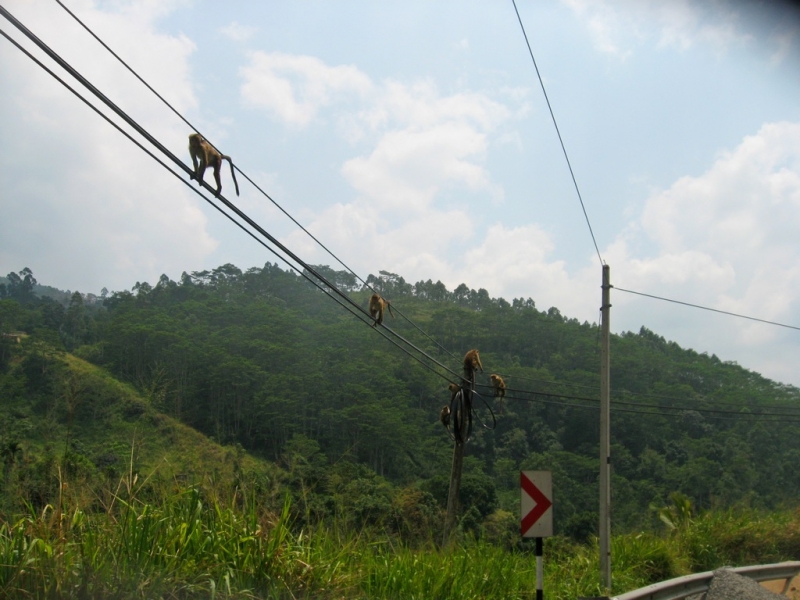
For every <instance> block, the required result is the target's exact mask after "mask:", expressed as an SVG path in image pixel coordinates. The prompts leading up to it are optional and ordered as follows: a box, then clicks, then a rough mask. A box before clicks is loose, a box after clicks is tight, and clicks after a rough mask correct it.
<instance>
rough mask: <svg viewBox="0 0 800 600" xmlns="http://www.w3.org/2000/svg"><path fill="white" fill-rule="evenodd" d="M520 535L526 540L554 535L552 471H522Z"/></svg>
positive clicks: (520, 481) (520, 482)
mask: <svg viewBox="0 0 800 600" xmlns="http://www.w3.org/2000/svg"><path fill="white" fill-rule="evenodd" d="M519 484H520V533H521V534H522V537H524V538H540V537H549V536H551V535H553V476H552V473H551V472H550V471H520V473H519Z"/></svg>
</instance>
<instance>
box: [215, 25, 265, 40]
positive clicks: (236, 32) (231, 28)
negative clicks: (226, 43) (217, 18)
mask: <svg viewBox="0 0 800 600" xmlns="http://www.w3.org/2000/svg"><path fill="white" fill-rule="evenodd" d="M257 31H258V28H257V27H253V26H252V25H242V24H241V23H237V22H236V21H232V22H231V23H229V24H228V25H226V26H225V27H223V28H222V29H220V32H221V33H222V35H224V36H225V37H226V38H228V39H231V40H233V41H234V42H246V41H247V40H249V39H250V38H251V37H253V36H254V35H255V34H256V32H257Z"/></svg>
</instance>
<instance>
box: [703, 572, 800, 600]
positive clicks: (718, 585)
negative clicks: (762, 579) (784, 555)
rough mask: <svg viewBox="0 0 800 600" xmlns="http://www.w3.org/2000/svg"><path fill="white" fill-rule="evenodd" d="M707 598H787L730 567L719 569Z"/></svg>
mask: <svg viewBox="0 0 800 600" xmlns="http://www.w3.org/2000/svg"><path fill="white" fill-rule="evenodd" d="M706 600H786V596H781V595H780V594H775V593H773V592H770V591H769V590H768V589H766V588H763V587H761V586H760V585H759V584H758V582H756V581H753V580H752V579H750V578H749V577H744V576H743V575H737V574H736V573H734V572H733V571H731V570H729V569H717V570H716V571H714V578H713V579H712V580H711V585H710V586H709V588H708V593H707V594H706Z"/></svg>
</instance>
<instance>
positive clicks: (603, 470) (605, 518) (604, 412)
mask: <svg viewBox="0 0 800 600" xmlns="http://www.w3.org/2000/svg"><path fill="white" fill-rule="evenodd" d="M610 309H611V276H610V269H609V266H608V265H603V303H602V306H601V308H600V314H601V324H600V330H601V332H600V579H601V580H602V582H603V585H605V587H606V589H607V590H610V589H611V445H610V442H609V440H610V437H611V337H610V333H609V331H610V319H609V316H610Z"/></svg>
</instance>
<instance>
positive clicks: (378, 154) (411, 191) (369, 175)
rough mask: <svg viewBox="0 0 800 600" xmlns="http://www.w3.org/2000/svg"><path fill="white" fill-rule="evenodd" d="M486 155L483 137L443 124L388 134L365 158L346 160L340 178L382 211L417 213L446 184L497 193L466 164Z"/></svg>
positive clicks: (477, 170)
mask: <svg viewBox="0 0 800 600" xmlns="http://www.w3.org/2000/svg"><path fill="white" fill-rule="evenodd" d="M485 151H486V139H485V135H483V134H481V133H479V132H477V131H476V130H474V129H473V128H471V127H469V126H468V125H466V124H465V123H443V124H441V125H438V126H434V127H430V128H426V129H424V130H422V131H415V130H411V129H404V130H401V131H391V132H388V133H387V134H385V135H384V136H383V137H382V138H381V140H380V141H379V142H378V145H377V147H376V148H375V150H374V151H373V152H372V154H371V155H370V156H369V157H366V158H363V157H359V158H354V159H352V160H349V161H348V162H346V163H345V165H344V167H343V169H342V172H343V173H344V175H345V177H346V178H347V180H348V181H349V182H350V184H351V185H352V186H353V187H354V188H355V189H356V190H358V191H359V192H360V193H362V194H364V195H366V196H368V197H369V198H372V199H374V200H375V201H377V202H378V204H379V205H380V206H381V207H383V208H386V209H389V210H398V209H402V210H404V211H408V210H410V211H414V212H418V211H421V210H423V209H425V208H426V207H427V206H428V205H429V204H430V203H431V202H432V201H433V200H434V198H435V196H436V194H437V192H439V190H440V189H441V187H442V186H443V185H445V184H447V183H450V182H456V183H460V184H462V185H464V186H465V187H466V188H468V189H470V190H477V191H490V192H492V193H496V194H499V193H501V192H500V191H499V190H498V189H496V186H493V185H492V183H491V181H490V178H489V174H488V173H487V171H486V170H485V169H484V168H483V167H481V166H479V165H477V164H475V163H474V162H470V160H469V159H474V158H475V157H480V156H482V155H483V154H484V153H485Z"/></svg>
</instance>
